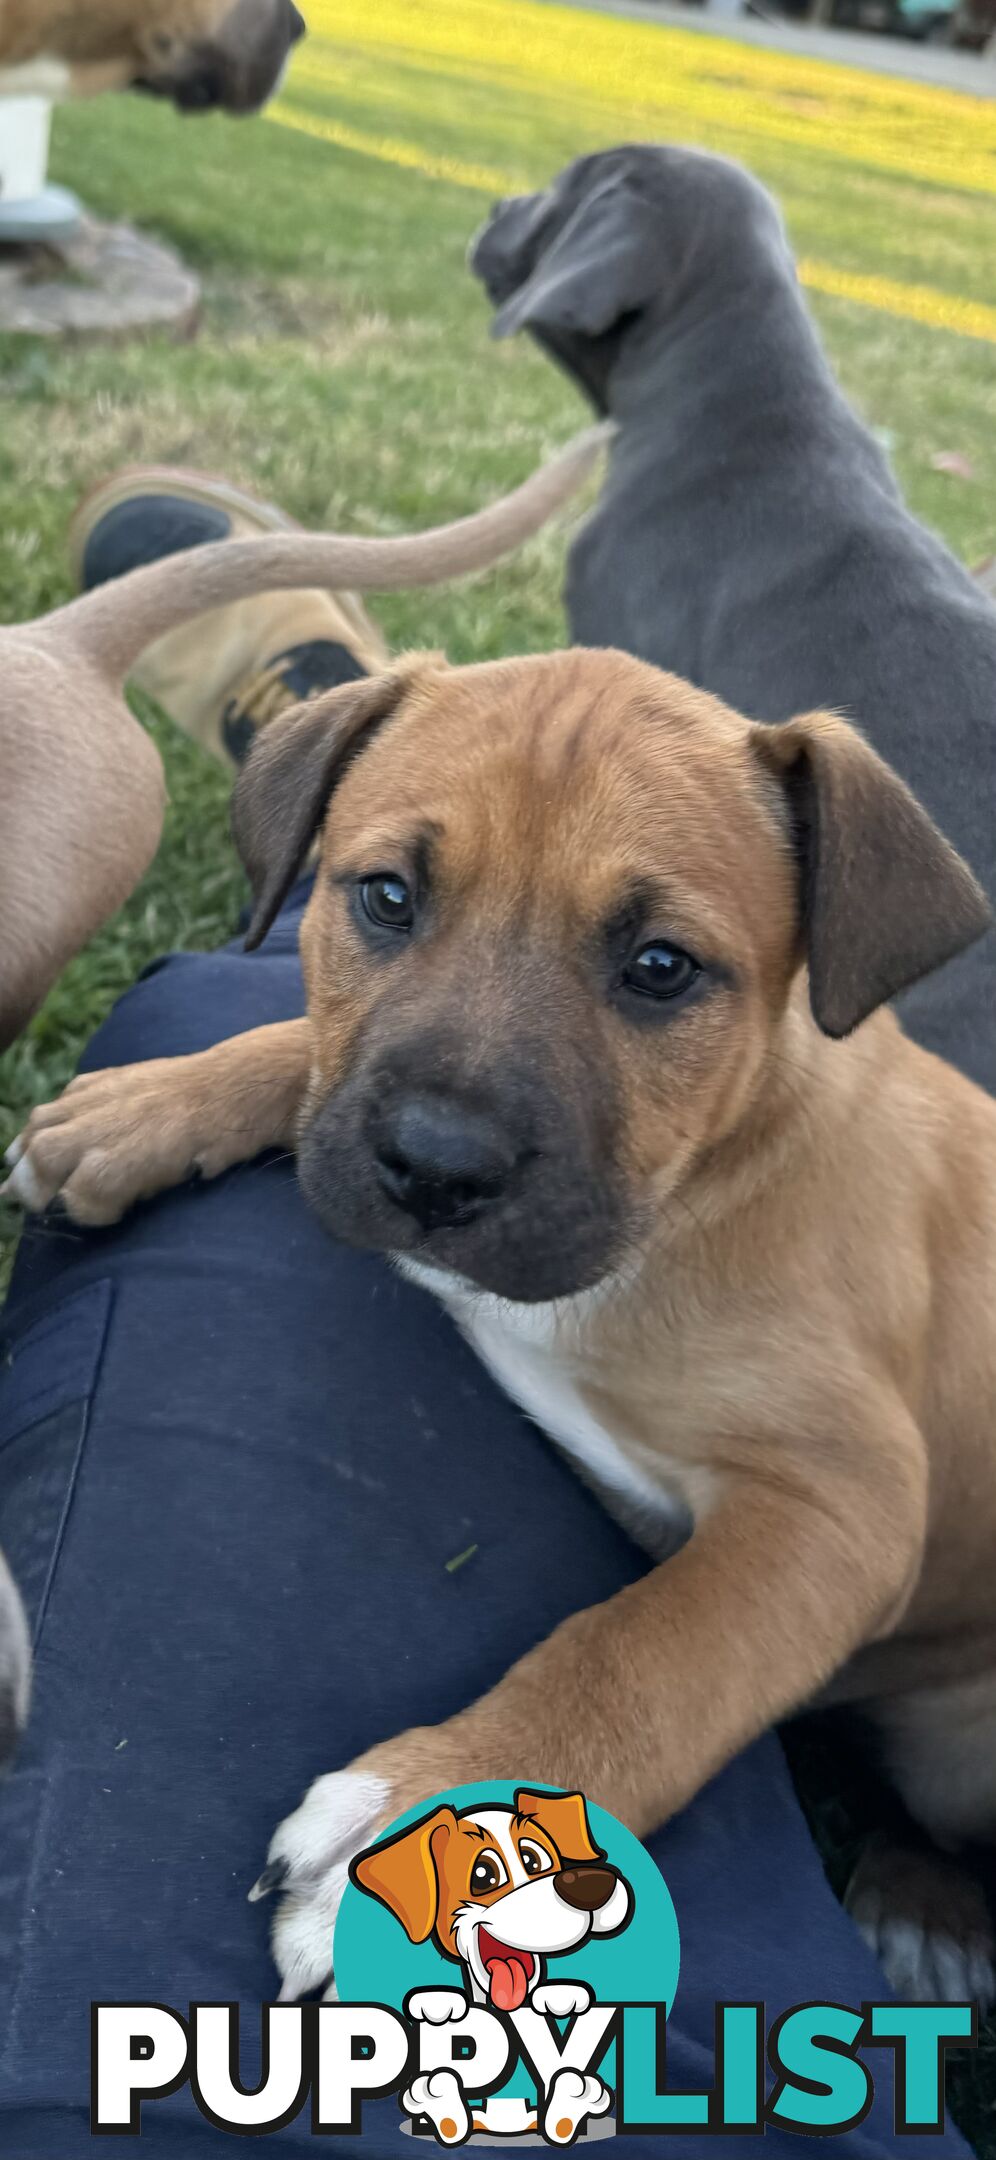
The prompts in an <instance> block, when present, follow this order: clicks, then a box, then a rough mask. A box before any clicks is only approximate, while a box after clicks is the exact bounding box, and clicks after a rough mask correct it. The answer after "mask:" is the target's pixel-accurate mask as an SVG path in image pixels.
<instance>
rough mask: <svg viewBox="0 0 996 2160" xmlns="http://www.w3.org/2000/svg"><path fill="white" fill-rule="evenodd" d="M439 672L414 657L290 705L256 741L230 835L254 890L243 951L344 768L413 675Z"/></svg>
mask: <svg viewBox="0 0 996 2160" xmlns="http://www.w3.org/2000/svg"><path fill="white" fill-rule="evenodd" d="M445 665H446V662H445V660H443V658H442V656H441V655H440V654H438V653H415V654H412V655H411V656H410V657H409V658H407V659H405V660H403V661H399V662H398V664H397V666H395V667H393V668H391V669H389V670H388V671H387V672H386V673H385V674H383V675H369V676H364V677H363V678H362V680H361V681H359V682H349V683H343V684H342V685H341V686H340V687H339V688H338V689H336V690H328V691H326V692H325V694H324V696H322V697H317V698H311V699H309V701H308V703H307V704H305V705H295V706H294V708H293V710H292V711H291V712H288V713H284V714H282V715H281V717H280V719H279V720H271V721H270V723H269V725H268V726H267V727H265V728H263V729H262V731H261V732H260V734H259V735H258V736H257V738H256V741H255V743H254V744H253V747H252V750H251V751H250V754H249V757H248V760H247V762H246V764H245V767H244V768H243V771H242V772H241V773H240V774H239V778H238V780H237V781H236V784H235V790H234V793H233V795H232V836H233V838H234V841H235V845H236V847H237V849H238V851H239V854H240V856H241V858H242V861H243V863H244V864H245V867H246V870H247V871H248V873H249V882H250V884H251V886H252V891H253V912H252V920H251V922H250V924H249V930H248V933H247V936H246V951H247V952H254V951H255V949H256V947H257V945H259V944H261V943H262V940H263V938H264V937H265V936H266V933H267V931H268V929H269V928H270V924H271V923H272V922H273V919H274V917H275V916H276V915H277V914H278V913H279V911H280V908H281V907H282V906H283V903H284V901H285V900H286V898H287V894H288V893H289V891H290V889H291V886H292V885H293V883H294V879H295V878H296V877H297V875H298V872H299V871H300V869H301V866H302V864H303V862H304V859H305V857H306V855H307V853H308V849H309V848H310V846H311V843H312V841H313V840H314V839H315V838H316V836H317V834H318V833H319V832H320V830H321V827H322V824H323V821H324V818H325V812H326V810H327V809H328V805H329V798H330V796H331V794H332V791H333V789H334V788H335V787H336V786H337V785H338V783H339V781H340V780H341V779H342V776H343V773H344V772H345V770H346V767H347V765H349V764H351V763H352V760H353V758H354V757H356V756H358V754H359V752H360V751H361V750H362V749H363V747H364V745H365V743H366V742H367V741H368V740H369V738H370V736H371V734H372V733H373V732H374V731H375V729H377V728H378V727H379V726H381V724H382V723H383V722H384V721H385V720H388V719H389V718H390V716H391V714H392V713H393V712H394V711H395V710H396V709H397V707H398V706H399V705H400V704H401V702H402V700H403V698H404V697H405V695H406V693H407V692H408V690H410V688H411V687H412V684H413V683H414V682H415V680H416V679H417V678H418V676H419V675H420V674H422V673H428V672H430V671H431V670H432V669H434V668H442V667H445Z"/></svg>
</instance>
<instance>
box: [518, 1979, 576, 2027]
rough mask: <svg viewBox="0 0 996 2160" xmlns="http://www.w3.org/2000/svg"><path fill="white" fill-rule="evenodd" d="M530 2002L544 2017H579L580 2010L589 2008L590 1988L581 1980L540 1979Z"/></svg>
mask: <svg viewBox="0 0 996 2160" xmlns="http://www.w3.org/2000/svg"><path fill="white" fill-rule="evenodd" d="M530 2002H531V2006H532V2008H533V2009H534V2010H539V2011H541V2013H542V2015H543V2016H544V2017H555V2018H566V2017H580V2015H581V2012H582V2010H590V2008H591V1989H590V1988H587V1987H585V1984H584V1981H583V1980H541V1982H540V1984H539V1987H538V1988H534V1989H533V1992H532V1995H531V1997H530Z"/></svg>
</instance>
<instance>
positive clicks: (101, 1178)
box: [0, 1058, 211, 1228]
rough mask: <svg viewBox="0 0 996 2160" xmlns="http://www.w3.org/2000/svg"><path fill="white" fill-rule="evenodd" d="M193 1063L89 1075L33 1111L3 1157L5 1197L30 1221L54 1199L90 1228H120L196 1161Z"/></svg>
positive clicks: (165, 1061) (155, 1063) (157, 1062)
mask: <svg viewBox="0 0 996 2160" xmlns="http://www.w3.org/2000/svg"><path fill="white" fill-rule="evenodd" d="M189 1063H190V1061H189V1060H188V1059H185V1058H156V1059H153V1060H151V1061H150V1062H149V1063H148V1064H147V1065H122V1066H116V1067H111V1068H110V1069H109V1070H108V1071H107V1072H96V1073H83V1074H81V1075H80V1077H79V1078H78V1079H76V1080H73V1081H72V1082H71V1083H70V1085H69V1087H68V1088H67V1089H66V1091H65V1094H64V1095H60V1096H59V1097H58V1099H57V1101H55V1102H51V1103H40V1104H39V1105H38V1107H37V1109H34V1110H32V1112H31V1115H30V1117H29V1119H28V1122H27V1124H26V1125H25V1127H24V1130H23V1132H20V1133H19V1134H18V1136H17V1138H16V1140H14V1141H12V1142H11V1145H10V1147H9V1148H8V1149H7V1153H6V1158H5V1159H6V1163H7V1167H8V1171H9V1176H8V1178H7V1182H6V1184H5V1185H4V1186H3V1187H2V1188H0V1194H2V1195H3V1196H6V1198H8V1199H10V1200H16V1201H17V1202H18V1203H19V1205H20V1206H21V1207H23V1208H25V1209H26V1210H27V1212H28V1214H30V1215H40V1214H43V1213H44V1211H45V1209H46V1208H49V1207H51V1206H52V1205H53V1203H54V1202H56V1201H58V1203H59V1205H60V1206H61V1207H62V1208H63V1210H64V1211H65V1213H66V1214H67V1215H69V1216H70V1217H71V1218H72V1220H73V1221H74V1222H78V1223H82V1224H84V1225H85V1226H86V1227H88V1228H98V1227H101V1228H102V1227H104V1226H106V1225H107V1224H109V1223H115V1222H119V1221H120V1219H121V1217H122V1215H124V1214H126V1213H127V1211H128V1209H129V1208H130V1207H133V1206H134V1205H135V1202H136V1201H138V1200H143V1199H147V1198H149V1197H150V1196H151V1195H152V1194H153V1193H157V1192H161V1191H162V1190H163V1189H164V1187H166V1186H168V1185H177V1184H181V1183H182V1182H183V1180H184V1179H185V1178H188V1177H190V1176H191V1175H192V1173H193V1171H194V1170H195V1169H198V1168H201V1167H203V1168H204V1170H205V1174H207V1175H210V1174H211V1172H210V1170H209V1169H208V1166H207V1164H204V1165H201V1164H200V1163H199V1161H198V1158H197V1147H196V1141H195V1138H194V1129H193V1125H192V1121H191V1118H190V1115H189V1110H188V1104H187V1101H186V1097H185V1092H184V1086H183V1084H182V1080H181V1076H182V1075H183V1073H184V1070H185V1068H186V1067H188V1065H189Z"/></svg>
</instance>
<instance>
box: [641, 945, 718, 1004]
mask: <svg viewBox="0 0 996 2160" xmlns="http://www.w3.org/2000/svg"><path fill="white" fill-rule="evenodd" d="M701 973H702V970H701V968H700V966H699V964H698V961H697V960H693V959H692V957H691V954H690V953H686V952H682V950H681V947H680V946H679V945H665V944H664V943H663V942H661V943H657V944H654V945H644V947H643V949H642V951H641V952H638V953H636V954H635V956H634V958H633V959H632V960H631V961H630V962H629V964H628V966H627V967H625V968H624V969H623V978H622V979H623V982H624V983H625V985H626V988H627V990H639V991H640V992H641V993H642V995H643V996H644V997H652V998H657V999H659V1000H661V1001H663V1000H665V999H667V998H677V997H682V996H683V995H684V992H685V991H686V990H690V989H691V987H692V984H693V982H694V981H695V980H696V977H697V976H699V975H701Z"/></svg>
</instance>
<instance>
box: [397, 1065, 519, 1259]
mask: <svg viewBox="0 0 996 2160" xmlns="http://www.w3.org/2000/svg"><path fill="white" fill-rule="evenodd" d="M370 1140H371V1143H372V1146H373V1151H374V1159H375V1163H376V1171H377V1179H378V1183H379V1184H380V1187H381V1190H382V1191H383V1192H384V1193H385V1194H386V1195H387V1198H388V1199H389V1200H390V1201H392V1202H393V1204H394V1206H395V1207H399V1208H402V1209H403V1210H404V1212H405V1213H406V1214H407V1215H411V1216H414V1218H415V1221H416V1222H417V1223H418V1224H419V1226H420V1228H421V1229H423V1230H426V1231H431V1230H440V1229H446V1228H453V1227H456V1226H458V1225H460V1224H462V1223H471V1222H474V1221H476V1220H477V1218H478V1216H479V1215H480V1214H481V1213H482V1212H483V1210H484V1209H485V1208H486V1207H488V1206H489V1205H490V1204H491V1203H492V1202H493V1201H495V1200H500V1199H501V1197H502V1195H503V1194H504V1193H505V1192H506V1190H507V1188H508V1184H509V1180H510V1178H511V1177H512V1174H513V1172H514V1171H515V1170H516V1169H517V1168H518V1166H519V1163H520V1162H521V1160H522V1155H521V1151H520V1150H519V1149H518V1148H517V1146H516V1144H515V1142H514V1141H513V1140H512V1139H511V1137H510V1136H509V1135H508V1134H507V1133H506V1132H505V1131H504V1130H503V1128H502V1126H501V1125H500V1124H499V1123H498V1121H497V1120H496V1119H494V1118H492V1117H490V1116H488V1115H487V1113H485V1112H483V1111H481V1110H475V1109H472V1108H470V1107H469V1106H467V1105H465V1104H462V1103H461V1102H460V1101H459V1100H458V1099H457V1098H456V1097H455V1096H450V1095H443V1094H433V1093H430V1092H428V1091H427V1090H419V1091H418V1092H415V1093H410V1094H405V1095H403V1096H399V1097H397V1098H396V1099H395V1100H394V1101H393V1102H391V1103H390V1105H389V1106H384V1107H382V1108H380V1109H379V1110H378V1111H377V1112H376V1114H375V1116H374V1117H373V1119H372V1120H371V1130H370Z"/></svg>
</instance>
